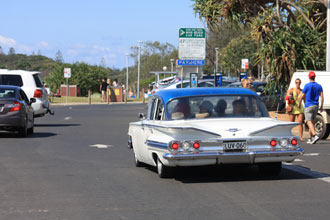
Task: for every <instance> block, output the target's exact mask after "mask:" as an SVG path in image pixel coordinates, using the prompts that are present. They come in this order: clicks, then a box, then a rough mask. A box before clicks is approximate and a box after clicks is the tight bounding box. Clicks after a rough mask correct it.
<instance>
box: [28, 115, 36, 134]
mask: <svg viewBox="0 0 330 220" xmlns="http://www.w3.org/2000/svg"><path fill="white" fill-rule="evenodd" d="M27 133H28V134H33V133H34V118H32V127H31V128H28V129H27Z"/></svg>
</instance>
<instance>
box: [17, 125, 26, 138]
mask: <svg viewBox="0 0 330 220" xmlns="http://www.w3.org/2000/svg"><path fill="white" fill-rule="evenodd" d="M18 134H19V136H20V137H26V136H27V135H28V130H27V125H26V122H25V125H24V126H23V127H21V128H19V130H18Z"/></svg>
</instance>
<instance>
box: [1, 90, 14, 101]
mask: <svg viewBox="0 0 330 220" xmlns="http://www.w3.org/2000/svg"><path fill="white" fill-rule="evenodd" d="M0 98H2V99H3V98H15V90H14V89H3V88H0Z"/></svg>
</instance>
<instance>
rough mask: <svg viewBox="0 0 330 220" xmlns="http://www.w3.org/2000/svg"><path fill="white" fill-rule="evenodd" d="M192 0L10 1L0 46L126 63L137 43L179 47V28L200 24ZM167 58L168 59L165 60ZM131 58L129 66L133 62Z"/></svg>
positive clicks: (1, 15) (1, 17) (2, 13)
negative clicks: (165, 44) (159, 43)
mask: <svg viewBox="0 0 330 220" xmlns="http://www.w3.org/2000/svg"><path fill="white" fill-rule="evenodd" d="M193 3H194V2H193V1H192V0H29V1H26V0H10V1H2V3H1V8H0V24H1V26H0V46H1V47H2V50H3V52H5V53H7V52H8V50H9V48H10V47H13V48H14V49H15V52H16V53H22V54H27V55H31V54H32V53H33V52H34V53H35V54H37V53H38V51H40V53H41V55H44V56H47V57H50V58H52V59H55V55H56V52H57V51H58V50H60V51H61V53H62V55H63V59H64V62H67V63H74V62H85V63H88V64H91V65H100V63H101V60H102V58H104V59H105V64H106V67H111V68H120V69H121V68H124V67H126V56H125V55H126V54H128V53H129V52H130V48H131V47H132V46H137V45H138V43H137V41H159V42H161V43H170V44H172V45H174V46H175V47H177V46H178V38H179V29H180V28H204V24H203V22H201V21H200V19H199V18H198V16H197V15H195V14H194V11H193V7H192V5H193ZM169 62H170V61H169ZM133 64H134V63H133V60H131V61H130V65H133Z"/></svg>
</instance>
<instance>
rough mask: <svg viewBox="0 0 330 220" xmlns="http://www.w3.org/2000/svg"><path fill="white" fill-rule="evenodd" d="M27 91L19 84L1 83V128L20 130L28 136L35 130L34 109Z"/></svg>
mask: <svg viewBox="0 0 330 220" xmlns="http://www.w3.org/2000/svg"><path fill="white" fill-rule="evenodd" d="M34 102H36V99H35V98H31V99H30V100H29V99H28V98H27V96H26V94H25V92H24V91H23V90H22V89H21V88H20V87H17V86H7V85H6V86H4V85H0V130H5V131H18V133H19V135H20V136H21V137H26V136H27V135H28V134H32V133H33V131H34V118H33V109H32V106H31V104H32V103H34Z"/></svg>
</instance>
